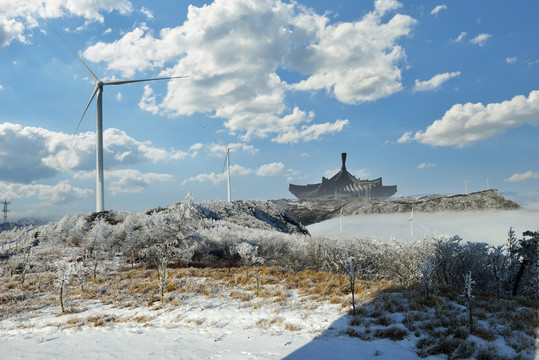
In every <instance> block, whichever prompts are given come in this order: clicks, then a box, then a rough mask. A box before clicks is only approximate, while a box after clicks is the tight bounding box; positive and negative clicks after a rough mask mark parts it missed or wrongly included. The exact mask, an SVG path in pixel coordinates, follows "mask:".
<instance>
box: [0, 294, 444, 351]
mask: <svg viewBox="0 0 539 360" xmlns="http://www.w3.org/2000/svg"><path fill="white" fill-rule="evenodd" d="M289 295H290V298H289V300H288V302H287V303H288V304H287V306H282V305H279V304H272V303H271V302H268V301H267V300H260V301H259V302H258V303H257V299H255V300H251V301H250V302H244V301H240V300H235V299H231V298H230V297H222V296H216V297H213V298H208V297H206V296H203V295H196V296H190V297H189V298H188V299H186V301H185V302H184V303H182V304H179V305H174V306H167V305H165V306H164V307H163V308H159V306H157V307H156V308H152V307H137V308H121V309H119V308H115V307H111V306H110V305H102V304H101V302H99V301H86V302H85V303H83V304H82V307H83V309H80V310H79V311H77V312H76V313H74V314H68V315H62V316H59V315H58V307H57V306H51V307H46V308H44V309H41V310H38V311H36V312H28V313H27V314H25V315H23V316H20V317H16V318H14V319H13V318H12V319H5V320H2V321H0V348H1V349H2V350H1V351H2V355H1V358H2V359H231V360H233V359H234V360H235V359H284V358H286V359H298V360H299V359H330V358H331V359H350V358H355V357H356V356H357V355H358V354H361V355H362V359H370V358H376V359H397V358H398V359H417V358H418V357H417V350H416V349H415V348H414V345H415V341H414V340H412V339H411V340H407V339H405V340H403V341H391V340H388V339H374V340H372V341H368V342H367V341H361V340H360V339H358V338H351V337H349V336H348V335H345V334H340V333H341V332H342V331H343V330H345V329H346V328H348V327H349V326H348V324H349V321H350V317H349V316H348V315H345V310H348V309H343V308H342V307H341V306H340V304H338V305H332V304H328V303H325V304H324V303H317V302H305V301H302V302H300V298H299V297H297V295H296V294H293V293H291V294H289ZM79 307H81V306H80V305H79ZM93 324H100V325H98V326H96V325H93ZM442 358H443V357H439V356H435V357H431V359H442Z"/></svg>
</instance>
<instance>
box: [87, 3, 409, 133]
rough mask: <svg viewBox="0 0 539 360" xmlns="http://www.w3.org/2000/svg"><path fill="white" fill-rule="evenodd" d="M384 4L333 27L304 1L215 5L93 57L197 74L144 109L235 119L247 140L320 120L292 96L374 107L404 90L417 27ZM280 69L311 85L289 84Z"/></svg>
mask: <svg viewBox="0 0 539 360" xmlns="http://www.w3.org/2000/svg"><path fill="white" fill-rule="evenodd" d="M400 6H401V4H400V3H399V2H397V1H395V0H376V2H375V6H374V7H375V10H374V11H372V12H369V13H367V14H365V15H364V17H363V18H362V19H361V20H359V21H356V22H349V23H338V24H335V25H328V24H329V23H330V18H329V14H324V15H318V14H316V13H315V12H314V11H313V10H312V9H308V8H306V7H304V6H303V5H300V4H298V3H296V2H291V3H285V2H282V1H281V0H266V1H250V2H246V1H243V0H227V1H223V0H216V1H214V2H213V3H211V4H208V5H204V6H202V7H197V6H194V5H191V6H189V9H188V14H187V20H186V21H185V22H184V23H183V24H182V25H180V26H177V27H174V28H166V29H162V30H161V31H159V32H158V33H154V32H153V31H151V30H150V29H148V28H147V26H146V25H144V24H143V25H139V26H138V27H136V28H134V29H133V30H132V31H130V32H128V33H126V34H125V35H124V36H123V37H122V38H120V39H118V40H116V41H114V42H111V43H104V42H98V43H96V44H94V45H92V46H90V47H89V48H88V49H86V51H84V53H83V54H84V56H85V57H87V58H88V59H89V60H92V61H101V60H102V61H104V62H105V63H106V65H107V67H108V69H109V70H112V71H117V72H121V73H122V74H123V76H132V75H134V74H135V73H136V72H138V71H147V70H157V69H161V68H162V67H163V66H165V64H172V65H171V67H169V68H167V69H165V70H163V71H161V73H160V75H162V76H166V75H168V76H173V75H189V78H185V79H181V80H177V81H171V82H169V83H168V88H167V94H166V95H165V96H164V98H163V99H162V100H161V99H159V98H158V96H156V94H155V93H154V92H153V90H152V88H151V87H150V86H149V85H148V86H147V87H146V88H145V92H144V96H143V98H142V99H141V102H140V104H139V106H140V107H141V108H142V109H144V110H146V111H150V112H152V113H159V112H162V113H168V114H169V115H191V114H193V113H197V112H198V113H208V114H211V115H214V116H216V117H220V118H224V119H226V122H225V127H226V128H227V129H228V130H229V131H230V132H234V133H236V132H240V133H241V135H242V136H243V139H244V140H249V139H250V138H252V137H268V136H270V134H272V133H274V134H283V133H288V132H294V131H298V127H300V126H302V125H305V123H308V122H310V121H311V120H312V119H313V117H314V114H312V113H311V112H308V111H304V110H301V109H297V108H288V107H287V106H286V103H287V102H286V99H285V98H286V92H287V91H290V90H295V91H317V90H326V91H328V92H329V93H330V94H332V95H334V96H335V98H337V99H338V100H339V101H341V102H344V103H351V104H355V103H360V102H364V101H374V100H377V99H379V98H382V97H386V96H389V95H391V94H393V93H395V92H398V91H400V90H402V84H401V69H400V68H399V65H400V62H401V61H402V60H404V59H405V53H404V50H403V49H402V48H401V46H399V44H398V41H399V40H400V39H401V38H402V37H404V36H407V35H409V33H410V31H411V28H412V26H413V25H414V24H415V23H416V21H415V20H414V19H412V18H411V17H409V16H407V15H402V14H395V15H394V16H392V17H391V18H390V19H389V20H388V21H383V20H382V16H384V15H386V14H387V13H388V12H389V11H392V10H395V9H397V8H399V7H400ZM280 68H286V69H291V70H297V71H300V72H302V73H304V74H305V75H306V79H305V80H304V81H301V82H300V83H297V84H287V83H285V82H284V81H282V80H281V79H280V77H279V75H278V70H279V69H280Z"/></svg>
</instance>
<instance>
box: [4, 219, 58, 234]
mask: <svg viewBox="0 0 539 360" xmlns="http://www.w3.org/2000/svg"><path fill="white" fill-rule="evenodd" d="M48 222H49V220H46V219H38V218H30V217H25V218H20V219H19V220H17V221H15V222H7V223H5V224H4V223H2V224H0V231H4V230H12V229H15V228H18V227H25V226H39V225H44V224H46V223H48Z"/></svg>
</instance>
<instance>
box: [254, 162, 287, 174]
mask: <svg viewBox="0 0 539 360" xmlns="http://www.w3.org/2000/svg"><path fill="white" fill-rule="evenodd" d="M283 173H284V164H283V163H282V162H274V163H271V164H265V165H262V166H260V167H259V168H258V169H257V170H256V175H257V176H277V175H281V174H283Z"/></svg>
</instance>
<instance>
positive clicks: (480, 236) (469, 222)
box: [307, 210, 539, 245]
mask: <svg viewBox="0 0 539 360" xmlns="http://www.w3.org/2000/svg"><path fill="white" fill-rule="evenodd" d="M409 219H410V214H387V215H351V216H343V217H342V219H340V218H339V217H337V218H333V219H330V220H326V221H323V222H320V223H316V224H312V225H309V226H307V229H308V230H309V232H310V233H311V235H323V236H326V237H329V238H345V239H354V238H355V237H358V236H373V237H375V238H377V239H379V240H381V241H389V240H390V239H391V238H396V239H398V240H403V241H406V240H412V239H419V238H421V237H422V236H423V235H425V234H430V235H433V234H438V235H441V234H448V235H460V237H462V239H463V240H464V241H475V242H486V243H489V244H492V245H501V244H505V243H506V242H507V232H508V231H509V228H510V227H513V229H514V230H515V232H516V235H517V238H520V237H521V236H522V232H524V231H526V230H533V231H536V230H539V211H531V210H500V211H473V212H438V213H418V212H415V213H414V220H413V232H414V236H413V237H412V236H411V234H410V222H409V221H408V220H409ZM341 223H342V232H341Z"/></svg>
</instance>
